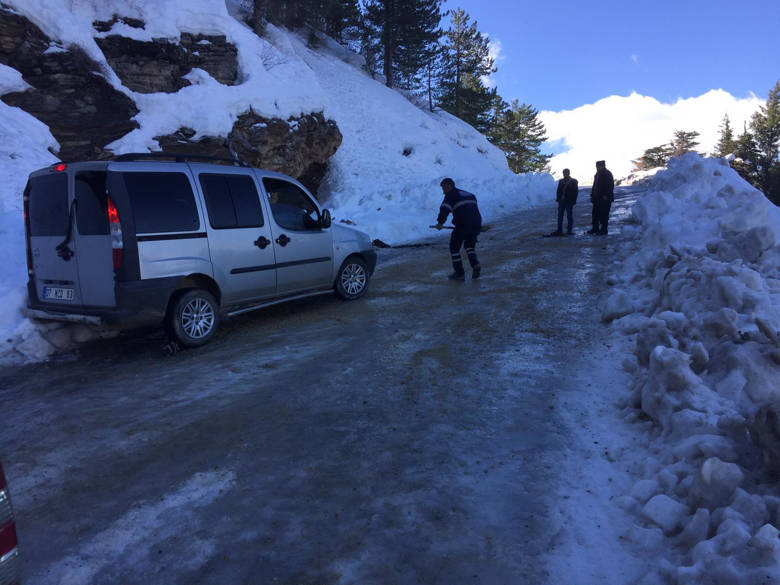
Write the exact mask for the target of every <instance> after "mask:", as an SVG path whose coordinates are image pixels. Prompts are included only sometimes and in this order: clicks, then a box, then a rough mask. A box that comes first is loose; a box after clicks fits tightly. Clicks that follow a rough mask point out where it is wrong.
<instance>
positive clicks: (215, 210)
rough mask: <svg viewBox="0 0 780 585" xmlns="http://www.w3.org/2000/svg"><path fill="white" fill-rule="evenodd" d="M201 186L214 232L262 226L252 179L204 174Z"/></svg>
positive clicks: (260, 212)
mask: <svg viewBox="0 0 780 585" xmlns="http://www.w3.org/2000/svg"><path fill="white" fill-rule="evenodd" d="M200 186H201V188H202V189H203V195H204V197H205V199H206V208H207V209H208V213H209V221H210V222H211V227H213V228H214V229H228V228H245V227H260V226H262V225H263V211H262V209H261V207H260V199H259V198H258V196H257V189H256V188H255V184H254V181H252V177H248V176H246V175H216V174H207V173H203V174H201V175H200Z"/></svg>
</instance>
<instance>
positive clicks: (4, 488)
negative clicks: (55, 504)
mask: <svg viewBox="0 0 780 585" xmlns="http://www.w3.org/2000/svg"><path fill="white" fill-rule="evenodd" d="M19 579H20V577H19V548H18V542H17V540H16V526H15V524H14V510H13V508H12V507H11V497H10V495H9V494H8V485H7V484H6V481H5V474H4V473H3V466H2V465H0V585H19Z"/></svg>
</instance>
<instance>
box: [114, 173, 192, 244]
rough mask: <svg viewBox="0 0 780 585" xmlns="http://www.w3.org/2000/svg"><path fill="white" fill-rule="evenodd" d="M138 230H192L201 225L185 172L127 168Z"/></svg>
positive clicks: (128, 185) (128, 188) (153, 231)
mask: <svg viewBox="0 0 780 585" xmlns="http://www.w3.org/2000/svg"><path fill="white" fill-rule="evenodd" d="M122 176H123V178H124V180H125V187H126V188H127V195H128V198H129V199H130V205H131V206H132V208H133V216H134V217H135V232H136V233H137V234H154V233H160V232H191V231H195V230H197V229H198V227H200V222H199V220H198V209H197V207H195V197H194V196H193V194H192V186H191V185H190V181H189V179H188V178H187V175H185V174H184V173H150V172H139V173H131V172H124V173H122Z"/></svg>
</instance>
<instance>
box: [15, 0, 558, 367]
mask: <svg viewBox="0 0 780 585" xmlns="http://www.w3.org/2000/svg"><path fill="white" fill-rule="evenodd" d="M5 4H6V5H7V6H9V7H10V8H11V9H12V10H14V11H15V12H17V13H19V14H21V15H23V16H25V17H26V18H28V19H29V20H31V21H32V22H33V23H35V24H36V25H37V26H38V27H40V28H41V30H42V31H43V32H44V33H45V34H46V35H48V36H49V37H50V38H52V39H57V42H56V43H53V44H52V46H51V47H50V50H51V51H57V50H62V49H63V47H67V46H69V45H70V44H76V45H78V46H80V47H82V48H83V49H84V50H85V51H86V53H87V54H88V55H89V56H90V57H91V58H92V59H94V60H95V61H96V62H98V63H99V64H101V65H103V66H104V71H105V74H106V76H107V79H108V81H109V82H110V83H111V84H112V85H113V86H114V87H115V88H116V89H117V90H119V91H121V92H122V93H124V94H125V95H127V96H129V97H131V98H132V99H133V101H134V102H135V104H136V106H137V107H138V109H139V110H140V112H139V113H138V115H137V116H136V117H135V120H136V121H137V122H138V123H139V124H140V128H138V129H137V130H134V131H132V132H130V133H129V134H127V135H125V136H124V137H122V138H121V139H119V140H118V141H116V142H114V143H113V144H111V145H109V148H110V149H112V150H113V151H114V152H116V153H117V154H120V153H123V152H139V151H140V152H143V151H147V150H157V149H158V148H159V146H158V145H157V143H156V142H155V140H154V138H153V137H155V136H160V135H164V134H169V133H171V132H174V131H176V130H177V129H178V128H180V127H182V126H187V127H190V128H193V129H195V130H196V131H197V134H196V136H195V138H197V137H198V136H201V135H203V136H205V135H212V136H219V135H226V134H227V133H228V132H229V131H230V128H231V126H232V124H233V123H234V122H235V120H236V118H237V116H238V115H239V114H240V113H241V112H244V111H247V110H248V109H250V108H251V109H252V110H253V111H254V112H257V113H258V114H260V115H263V116H267V117H280V118H287V117H290V116H297V115H300V114H302V113H307V112H313V111H321V112H323V114H324V115H325V116H326V117H327V118H331V119H333V120H335V121H336V123H337V124H338V126H339V129H340V130H341V133H342V134H343V142H342V144H341V147H340V148H339V150H338V151H337V153H336V155H335V156H334V157H333V158H332V159H331V161H330V167H329V171H328V174H327V176H326V177H325V181H324V183H323V185H322V186H321V188H320V193H319V198H320V200H323V201H325V202H326V205H327V206H328V207H330V208H331V209H332V212H333V215H334V218H335V220H336V221H340V220H343V221H348V222H352V223H354V224H355V225H356V227H357V228H359V229H362V230H364V231H366V232H368V233H369V234H370V236H371V237H372V238H379V239H381V240H383V241H386V242H388V243H391V244H398V243H403V242H408V241H411V240H414V239H417V238H420V237H424V236H426V235H429V234H430V232H431V230H430V229H428V227H427V226H428V225H429V224H430V223H432V221H433V219H434V218H435V216H436V213H437V210H438V206H439V203H440V201H441V190H440V188H439V181H440V180H441V179H442V178H443V177H445V176H451V177H453V178H454V179H455V181H456V183H457V184H458V186H460V187H462V188H464V189H466V190H469V191H472V192H474V193H475V194H476V195H477V197H478V199H479V202H480V207H481V209H482V214H483V217H484V218H485V220H486V221H488V222H489V221H491V220H494V219H496V218H497V217H499V216H500V215H502V214H506V213H511V212H513V211H516V210H518V209H521V208H524V207H528V206H531V205H535V204H537V203H538V202H540V201H549V200H551V199H552V198H553V197H554V194H553V190H554V182H553V179H552V177H551V176H549V175H531V176H517V175H514V174H513V173H511V172H510V171H509V169H508V167H507V164H506V159H505V158H504V155H503V154H502V153H501V152H500V151H499V150H498V149H496V148H495V147H493V146H492V145H490V144H489V143H488V142H487V140H486V139H485V138H484V136H482V135H481V134H479V133H478V132H476V131H475V130H474V129H473V128H471V127H470V126H468V125H467V124H465V123H463V122H461V121H459V120H458V119H456V118H454V117H452V116H450V115H449V114H446V113H445V112H440V111H437V112H433V113H431V112H428V111H425V110H422V109H419V108H417V107H416V106H415V105H413V104H411V103H410V102H409V101H408V100H407V99H405V98H404V97H403V96H402V95H400V94H399V93H398V92H396V91H393V90H390V89H388V88H386V87H385V86H384V85H382V84H381V83H379V82H377V81H375V80H373V79H371V78H370V77H369V76H368V75H367V74H366V73H365V72H364V71H363V70H362V69H361V68H360V59H359V57H357V56H356V55H354V54H352V53H349V52H347V51H345V50H344V49H342V48H341V47H339V46H338V45H336V44H335V43H332V42H329V41H327V40H326V39H323V40H322V42H321V45H320V46H319V47H318V48H317V49H316V50H315V49H312V48H309V47H308V46H307V45H306V43H305V42H304V41H303V40H302V39H301V38H299V37H298V36H296V35H294V34H291V33H289V32H287V31H284V30H279V29H276V28H274V27H273V26H271V25H269V26H268V30H267V33H266V37H265V38H259V37H258V36H257V35H255V34H254V33H253V32H252V31H251V30H250V29H249V28H248V27H247V26H246V25H245V24H244V23H243V21H242V20H241V18H240V17H241V14H240V6H239V4H238V3H233V2H229V3H228V6H226V4H225V2H224V0H175V1H174V0H166V1H165V2H159V1H157V0H134V1H132V2H126V1H123V0H8V1H7V2H5ZM115 14H118V15H120V16H123V17H129V18H135V19H140V20H142V21H143V22H144V23H146V24H145V27H144V28H143V29H139V28H133V27H130V26H128V25H126V24H124V23H122V22H121V21H118V22H116V23H115V24H114V25H113V28H111V29H110V30H109V31H107V32H103V33H98V32H97V31H96V30H95V29H94V28H93V22H95V21H106V20H110V19H111V18H112V16H114V15H115ZM185 32H187V33H202V34H222V35H225V36H226V38H227V40H228V41H229V42H231V43H233V44H234V45H235V46H236V48H237V50H238V62H239V68H240V73H239V77H240V83H238V84H237V85H232V86H228V85H222V84H220V83H218V82H217V81H216V80H215V79H213V78H212V77H211V76H210V75H209V74H208V73H206V72H205V71H203V70H201V69H193V70H192V71H191V73H190V74H189V75H188V76H187V79H188V80H189V81H190V82H191V84H192V85H190V86H188V87H185V88H182V89H181V90H179V91H178V92H176V93H151V94H142V93H137V92H134V91H131V90H130V89H128V88H127V87H125V86H123V85H122V83H121V81H120V80H119V78H118V77H117V76H116V75H115V74H114V73H113V72H112V71H111V69H110V67H109V65H108V63H107V61H106V58H105V57H104V55H103V53H102V52H101V50H100V48H99V47H98V45H97V44H96V42H95V40H94V38H95V37H98V36H107V35H110V34H119V35H123V36H127V37H130V38H134V39H137V40H151V39H155V38H166V39H169V40H171V41H174V42H175V41H176V40H177V39H178V38H179V37H180V35H181V34H182V33H185ZM25 87H26V83H25V82H24V81H23V80H22V78H21V76H20V75H19V73H18V72H17V71H15V70H13V69H11V68H9V67H7V66H4V65H0V92H1V93H3V94H5V93H9V92H11V91H19V90H22V89H24V88H25ZM57 148H58V147H57V143H56V141H55V140H54V138H53V137H52V136H51V134H50V133H49V132H48V129H47V128H46V126H44V125H43V124H42V123H41V122H39V121H38V120H36V119H35V118H33V117H32V116H30V115H28V114H26V113H25V112H23V111H21V110H20V109H18V108H12V107H9V106H7V105H5V104H3V103H0V172H1V173H2V175H3V177H4V178H5V180H4V182H3V184H2V185H0V239H1V240H2V242H3V244H4V249H5V252H6V258H7V261H6V262H5V263H4V264H3V266H2V268H0V299H2V301H3V306H4V307H5V309H4V310H3V312H2V313H0V335H1V336H2V337H1V339H2V340H3V341H2V345H1V346H0V357H2V356H5V357H6V358H9V359H19V358H20V357H24V358H26V359H41V358H44V357H45V356H47V355H49V354H50V353H51V352H52V351H53V350H54V346H53V345H52V344H51V343H50V342H51V341H54V336H52V335H49V334H47V337H48V338H49V342H47V341H44V340H43V339H42V338H41V336H40V333H41V332H42V329H40V328H37V327H36V326H34V325H32V324H31V323H30V322H29V321H27V320H26V319H23V317H22V316H21V313H20V312H19V309H20V308H21V307H22V306H23V303H24V302H25V295H26V289H25V283H26V277H27V275H26V271H27V269H26V260H25V252H24V233H23V220H22V191H23V189H24V184H25V182H26V178H27V175H28V174H29V173H30V172H31V171H32V170H35V169H37V168H40V167H42V166H46V165H48V164H51V163H53V162H55V161H56V160H57V159H56V158H55V156H54V155H52V153H51V152H52V151H53V152H56V151H57ZM68 331H71V332H73V331H76V333H75V334H76V335H77V336H79V335H80V336H86V335H88V334H87V332H86V331H81V332H80V333H78V331H79V330H78V329H75V330H74V329H73V328H70V329H68ZM71 337H72V335H68V334H63V333H62V332H61V333H60V334H58V336H56V344H57V345H60V346H67V345H68V344H69V343H70V338H71ZM20 353H21V355H20Z"/></svg>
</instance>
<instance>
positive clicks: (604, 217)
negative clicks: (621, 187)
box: [588, 160, 615, 236]
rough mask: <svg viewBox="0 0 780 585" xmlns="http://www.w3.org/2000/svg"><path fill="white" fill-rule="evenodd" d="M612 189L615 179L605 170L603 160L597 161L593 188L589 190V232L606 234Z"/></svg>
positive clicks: (600, 234)
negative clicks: (591, 219) (591, 221)
mask: <svg viewBox="0 0 780 585" xmlns="http://www.w3.org/2000/svg"><path fill="white" fill-rule="evenodd" d="M614 191H615V179H613V178H612V173H610V172H609V170H607V165H606V163H605V162H604V161H603V160H600V161H597V162H596V174H595V176H594V177H593V188H592V189H591V190H590V200H591V201H592V202H593V216H592V217H593V229H591V230H590V231H588V233H589V234H596V235H598V236H606V235H607V231H608V230H607V224H608V223H609V210H610V208H611V207H612V201H613V200H614V198H615V195H614Z"/></svg>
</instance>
